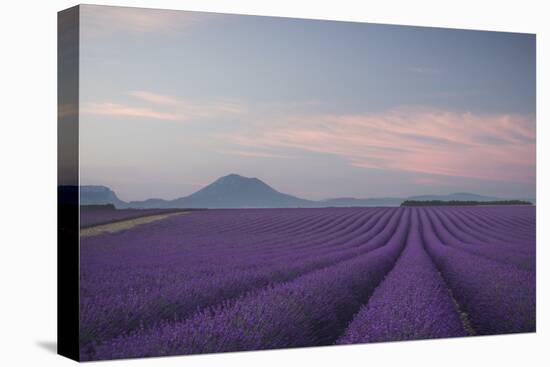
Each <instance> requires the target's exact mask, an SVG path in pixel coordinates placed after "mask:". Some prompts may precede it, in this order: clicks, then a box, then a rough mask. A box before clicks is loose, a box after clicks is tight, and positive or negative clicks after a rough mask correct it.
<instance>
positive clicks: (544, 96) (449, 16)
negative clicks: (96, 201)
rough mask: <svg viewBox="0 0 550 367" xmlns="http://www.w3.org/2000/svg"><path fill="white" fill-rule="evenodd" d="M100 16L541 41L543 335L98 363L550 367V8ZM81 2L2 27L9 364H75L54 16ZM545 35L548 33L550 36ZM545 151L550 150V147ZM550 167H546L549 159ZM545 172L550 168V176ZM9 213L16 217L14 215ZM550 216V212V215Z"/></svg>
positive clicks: (1, 300) (37, 8)
mask: <svg viewBox="0 0 550 367" xmlns="http://www.w3.org/2000/svg"><path fill="white" fill-rule="evenodd" d="M94 3H97V4H107V5H129V6H142V7H157V8H167V9H184V10H203V11H216V12H228V13H241V14H260V15H278V16H289V17H306V18H319V19H338V20H355V21H366V22H376V23H395V24H410V25H427V26H443V27H458V28H468V29H487V30H501V31H516V32H529V33H537V54H538V60H537V66H538V70H537V80H538V103H537V105H538V112H537V138H538V139H537V140H538V142H537V143H538V144H537V162H538V169H537V171H538V172H537V173H538V182H537V187H538V193H537V203H538V206H537V216H538V218H537V222H538V232H537V235H538V237H537V238H538V252H537V260H538V267H537V269H538V274H537V275H538V284H539V287H538V304H537V310H538V312H537V324H538V331H537V333H536V334H527V335H511V336H510V335H509V336H495V337H475V338H465V339H452V340H435V341H417V342H403V343H385V344H371V345H359V346H349V347H325V348H308V349H294V350H285V351H266V352H247V353H229V354H221V355H206V356H191V357H168V358H155V359H144V360H126V361H115V362H99V363H101V364H102V365H104V366H111V365H113V366H125V365H133V366H176V365H177V366H181V365H185V366H210V365H224V366H239V367H241V366H258V365H262V366H280V365H288V366H290V365H298V366H305V365H314V366H333V365H346V366H348V365H363V366H364V365H371V366H380V365H383V366H388V365H389V366H392V365H396V364H403V365H407V366H415V365H419V366H423V367H424V366H439V367H441V366H442V365H444V366H461V367H464V366H477V365H484V366H489V365H491V366H519V365H529V366H532V365H543V364H546V365H548V364H547V363H549V362H550V356H549V353H546V350H545V349H548V348H549V345H550V337H549V335H550V326H549V319H550V317H549V313H550V303H549V300H548V290H549V289H550V286H549V284H550V276H549V271H548V266H546V265H547V264H549V262H550V258H549V256H548V254H549V252H548V250H547V245H548V239H549V235H548V227H546V228H545V223H546V224H548V213H547V212H546V209H547V208H548V197H549V196H548V190H549V189H548V188H546V192H545V190H544V188H545V187H548V186H549V183H550V180H549V179H548V170H549V169H548V167H549V165H548V163H547V159H548V150H549V149H550V148H548V144H550V138H549V136H548V130H549V129H548V124H549V123H550V122H549V121H548V117H549V112H548V111H549V108H548V103H550V98H549V93H548V82H549V80H548V76H549V71H548V68H549V67H550V53H549V47H550V41H549V40H550V31H549V28H550V27H549V24H550V21H549V18H548V14H549V12H548V11H546V12H545V9H544V3H545V1H540V0H539V1H530V0H521V1H520V0H516V1H506V0H500V1H488V0H485V1H482V0H477V1H476V0H472V1H470V0H452V1H441V0H439V1H438V0H433V1H428V0H413V1H410V0H409V1H407V0H402V1H397V0H377V1H357V2H352V1H346V0H338V1H332V2H330V4H325V3H323V2H321V1H312V2H307V1H299V0H294V1H292V0H263V1H257V0H256V1H254V0H249V1H245V0H227V1H215V0H193V1H185V0H179V1H176V0H157V1H146V0H141V1H139V0H133V1H132V0H128V1H122V0H121V1H95V2H94ZM76 4H77V2H74V1H63V0H42V1H25V0H21V1H18V0H11V1H5V2H3V3H2V7H1V12H0V14H1V15H0V16H1V21H0V27H1V28H2V29H1V32H0V37H1V41H2V42H1V43H0V55H1V56H0V60H1V67H0V73H1V74H0V83H1V90H2V95H1V99H0V101H1V102H0V128H1V130H0V163H1V164H0V185H1V191H0V193H1V195H2V196H1V203H2V207H1V209H0V220H1V221H0V225H1V226H2V227H1V232H0V233H1V234H2V236H1V237H0V246H1V252H0V272H1V274H0V275H1V276H0V282H1V283H0V284H1V288H0V364H1V365H3V366H19V365H26V366H35V365H40V366H54V365H61V366H63V365H71V364H73V363H74V362H72V361H70V360H68V359H66V358H63V357H60V356H57V355H56V354H55V353H54V350H55V340H56V177H57V176H56V170H57V165H56V151H57V150H56V144H57V142H56V113H57V109H56V103H57V99H56V12H57V11H59V10H62V9H64V8H67V7H69V6H73V5H76ZM545 15H546V16H545ZM545 23H546V24H545ZM545 145H546V146H545ZM545 158H546V159H545ZM545 164H546V167H545V166H544V165H545ZM6 203H7V206H6ZM543 210H545V212H543Z"/></svg>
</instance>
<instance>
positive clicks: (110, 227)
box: [80, 212, 190, 237]
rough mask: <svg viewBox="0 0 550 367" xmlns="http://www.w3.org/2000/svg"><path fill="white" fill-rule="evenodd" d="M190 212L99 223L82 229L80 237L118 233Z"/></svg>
mask: <svg viewBox="0 0 550 367" xmlns="http://www.w3.org/2000/svg"><path fill="white" fill-rule="evenodd" d="M188 213H190V212H177V213H168V214H157V215H150V216H147V217H139V218H133V219H128V220H121V221H117V222H114V223H107V224H99V225H97V226H93V227H87V228H82V229H80V237H90V236H97V235H98V234H102V233H106V232H108V233H116V232H120V231H124V230H127V229H130V228H133V227H135V226H139V225H141V224H146V223H151V222H156V221H157V220H161V219H164V218H168V217H172V216H174V215H181V214H188Z"/></svg>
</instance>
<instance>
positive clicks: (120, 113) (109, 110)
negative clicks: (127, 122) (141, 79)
mask: <svg viewBox="0 0 550 367" xmlns="http://www.w3.org/2000/svg"><path fill="white" fill-rule="evenodd" d="M82 113H84V114H91V115H102V116H112V117H132V118H148V119H156V120H178V119H179V117H178V115H175V114H173V113H167V112H160V111H155V110H152V109H150V108H144V107H134V106H128V105H123V104H117V103H110V102H103V103H88V104H86V105H84V107H83V109H82Z"/></svg>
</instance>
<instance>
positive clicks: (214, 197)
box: [80, 174, 534, 209]
mask: <svg viewBox="0 0 550 367" xmlns="http://www.w3.org/2000/svg"><path fill="white" fill-rule="evenodd" d="M507 199H509V198H507ZM514 199H516V198H514ZM517 199H522V200H528V201H531V202H533V203H534V200H532V199H524V198H517ZM404 200H443V201H449V200H463V201H497V200H504V199H501V198H497V197H492V196H483V195H477V194H471V193H467V192H458V193H453V194H448V195H420V196H409V197H403V198H400V197H383V198H366V199H358V198H333V199H326V200H319V201H314V200H306V199H302V198H299V197H296V196H292V195H288V194H284V193H282V192H279V191H277V190H275V189H274V188H272V187H271V186H269V185H268V184H266V183H265V182H263V181H262V180H260V179H258V178H249V177H243V176H240V175H237V174H230V175H227V176H223V177H220V178H218V179H217V180H216V181H214V182H213V183H211V184H209V185H208V186H205V187H203V188H202V189H200V190H199V191H197V192H195V193H193V194H191V195H189V196H184V197H181V198H177V199H174V200H165V199H147V200H143V201H130V202H125V201H123V200H120V199H119V198H118V197H117V195H116V193H115V192H114V191H113V190H111V189H110V188H108V187H106V186H81V187H80V204H81V205H98V204H113V205H115V206H116V207H117V208H211V209H214V208H319V207H350V206H399V205H400V204H401V203H402V202H403V201H404Z"/></svg>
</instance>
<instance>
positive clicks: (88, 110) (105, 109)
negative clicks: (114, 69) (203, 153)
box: [81, 90, 246, 122]
mask: <svg viewBox="0 0 550 367" xmlns="http://www.w3.org/2000/svg"><path fill="white" fill-rule="evenodd" d="M128 95H130V96H132V97H134V98H135V99H137V100H139V101H137V102H136V103H139V105H135V104H128V103H118V102H113V101H104V102H89V103H85V104H84V107H83V109H82V111H81V112H82V113H84V114H91V115H102V116H112V117H132V118H147V119H155V120H173V121H185V122H187V121H198V120H208V119H220V118H224V117H228V116H233V115H237V114H241V113H243V112H244V111H246V108H245V107H244V105H243V104H242V103H239V102H236V101H231V100H214V101H197V100H186V99H180V98H176V97H172V96H168V95H162V94H157V93H153V92H149V91H143V90H141V91H130V92H128ZM144 105H149V106H144Z"/></svg>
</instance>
